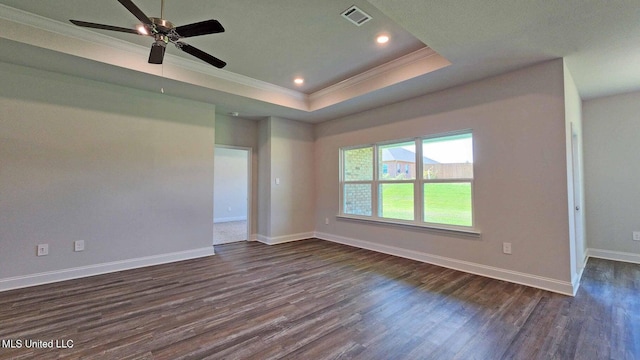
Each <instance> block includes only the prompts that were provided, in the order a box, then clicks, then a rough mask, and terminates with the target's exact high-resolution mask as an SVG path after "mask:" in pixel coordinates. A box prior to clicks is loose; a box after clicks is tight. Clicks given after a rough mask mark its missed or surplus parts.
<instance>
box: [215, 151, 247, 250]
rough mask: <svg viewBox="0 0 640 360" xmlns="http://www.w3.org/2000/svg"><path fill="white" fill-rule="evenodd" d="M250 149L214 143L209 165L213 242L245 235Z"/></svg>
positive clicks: (216, 242) (239, 238)
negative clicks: (211, 176) (212, 156)
mask: <svg viewBox="0 0 640 360" xmlns="http://www.w3.org/2000/svg"><path fill="white" fill-rule="evenodd" d="M250 169H251V149H247V148H240V147H230V146H220V145H216V147H215V152H214V165H213V171H214V175H213V244H214V245H218V244H226V243H230V242H237V241H246V240H247V239H248V238H249V236H248V234H249V224H250V223H251V222H250V219H249V209H250V208H251V206H250V204H249V199H250V196H249V193H250V183H251V182H250V181H249V179H250Z"/></svg>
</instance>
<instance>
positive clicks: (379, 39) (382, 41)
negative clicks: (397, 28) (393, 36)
mask: <svg viewBox="0 0 640 360" xmlns="http://www.w3.org/2000/svg"><path fill="white" fill-rule="evenodd" d="M376 42H377V43H378V44H386V43H387V42H389V35H379V36H378V37H377V38H376Z"/></svg>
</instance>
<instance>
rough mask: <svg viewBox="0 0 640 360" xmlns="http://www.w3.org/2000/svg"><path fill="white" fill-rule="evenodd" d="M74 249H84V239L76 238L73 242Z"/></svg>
mask: <svg viewBox="0 0 640 360" xmlns="http://www.w3.org/2000/svg"><path fill="white" fill-rule="evenodd" d="M73 251H84V240H76V241H74V242H73Z"/></svg>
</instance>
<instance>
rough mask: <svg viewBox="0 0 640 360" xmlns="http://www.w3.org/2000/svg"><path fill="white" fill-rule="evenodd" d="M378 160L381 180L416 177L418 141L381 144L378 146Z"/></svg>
mask: <svg viewBox="0 0 640 360" xmlns="http://www.w3.org/2000/svg"><path fill="white" fill-rule="evenodd" d="M378 162H379V164H378V169H380V170H379V171H380V174H379V178H380V180H408V179H415V178H416V143H415V142H413V141H410V142H405V143H398V144H389V145H381V146H379V147H378ZM385 170H386V171H385Z"/></svg>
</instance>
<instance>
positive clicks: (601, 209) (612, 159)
mask: <svg viewBox="0 0 640 360" xmlns="http://www.w3.org/2000/svg"><path fill="white" fill-rule="evenodd" d="M583 114H584V166H585V186H586V196H587V197H586V210H587V211H586V224H587V243H588V246H589V248H590V250H594V249H597V250H605V252H610V251H613V252H622V253H631V254H635V255H636V256H635V257H634V260H635V261H640V257H638V256H637V255H640V241H632V232H633V231H640V215H639V214H640V212H639V211H638V208H637V206H638V204H640V186H639V185H638V182H639V181H638V179H640V150H639V149H638V139H640V119H639V114H640V92H634V93H628V94H622V95H617V96H611V97H605V98H600V99H595V100H589V101H585V102H584V103H583ZM600 255H603V254H600Z"/></svg>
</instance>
